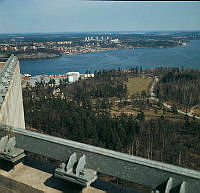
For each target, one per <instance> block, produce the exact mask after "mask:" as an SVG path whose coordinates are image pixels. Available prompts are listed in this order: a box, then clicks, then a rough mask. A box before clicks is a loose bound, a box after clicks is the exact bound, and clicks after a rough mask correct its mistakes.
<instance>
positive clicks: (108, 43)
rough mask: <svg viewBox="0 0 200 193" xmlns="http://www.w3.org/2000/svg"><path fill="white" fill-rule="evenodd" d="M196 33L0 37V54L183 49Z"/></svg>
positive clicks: (31, 55) (28, 55)
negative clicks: (178, 47)
mask: <svg viewBox="0 0 200 193" xmlns="http://www.w3.org/2000/svg"><path fill="white" fill-rule="evenodd" d="M199 37H200V34H199V32H193V33H186V34H184V33H183V34H181V33H177V34H170V35H169V34H166V35H163V34H156V35H155V34H146V35H143V34H112V33H105V34H101V35H99V34H95V33H93V34H76V35H75V36H74V35H73V34H72V35H68V34H64V35H63V34H58V35H57V36H56V38H55V35H54V36H53V35H51V34H42V35H24V36H23V35H16V36H14V35H13V36H9V35H7V36H3V37H0V52H1V53H5V54H10V53H14V54H15V55H17V56H18V58H20V59H30V58H52V57H58V56H63V55H74V54H79V53H89V52H98V51H103V50H110V49H130V48H132V49H134V48H167V47H176V46H184V45H186V44H187V43H189V41H190V40H193V39H199Z"/></svg>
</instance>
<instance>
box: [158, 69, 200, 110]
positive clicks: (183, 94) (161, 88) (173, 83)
mask: <svg viewBox="0 0 200 193" xmlns="http://www.w3.org/2000/svg"><path fill="white" fill-rule="evenodd" d="M156 95H157V97H158V98H160V99H163V100H165V101H166V100H173V101H175V102H176V103H179V104H183V105H187V106H189V107H191V106H194V105H197V104H199V103H200V71H198V70H192V69H186V70H184V69H182V70H179V69H177V70H176V71H170V72H166V73H164V74H163V75H161V78H160V81H159V83H158V85H157V89H156Z"/></svg>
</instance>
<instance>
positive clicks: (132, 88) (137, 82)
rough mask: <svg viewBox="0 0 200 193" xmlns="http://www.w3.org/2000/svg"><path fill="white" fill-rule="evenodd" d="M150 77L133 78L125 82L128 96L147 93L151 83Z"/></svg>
mask: <svg viewBox="0 0 200 193" xmlns="http://www.w3.org/2000/svg"><path fill="white" fill-rule="evenodd" d="M152 80H153V79H152V78H150V77H133V78H129V79H128V82H127V88H128V93H129V95H130V96H131V95H133V94H136V93H138V92H141V91H146V92H148V86H149V84H150V83H151V82H152Z"/></svg>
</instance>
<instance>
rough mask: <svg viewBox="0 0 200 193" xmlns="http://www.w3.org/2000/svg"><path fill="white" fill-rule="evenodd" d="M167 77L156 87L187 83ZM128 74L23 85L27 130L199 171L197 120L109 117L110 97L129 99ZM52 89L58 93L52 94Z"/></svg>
mask: <svg viewBox="0 0 200 193" xmlns="http://www.w3.org/2000/svg"><path fill="white" fill-rule="evenodd" d="M136 72H137V73H136ZM156 72H157V71H156ZM156 72H155V73H156ZM168 73H169V72H163V77H162V79H161V81H160V83H159V85H158V88H157V89H159V88H160V85H161V84H164V83H165V82H166V81H172V82H173V81H176V80H179V81H180V80H181V81H185V79H187V78H188V77H189V76H188V77H187V75H184V74H185V72H184V73H183V72H175V74H174V75H173V76H174V77H176V78H171V75H168ZM173 73H174V72H173ZM178 73H180V74H181V73H182V76H178ZM137 74H138V70H135V69H133V71H132V72H131V76H136V75H137ZM189 74H190V73H189ZM128 76H130V74H128V75H127V73H124V72H123V71H121V70H109V71H105V70H103V71H98V72H95V77H94V78H90V79H85V80H79V81H78V82H75V83H72V84H68V83H67V81H61V84H60V85H59V86H55V85H54V82H53V81H51V82H49V83H48V84H45V83H43V82H42V83H37V85H36V86H35V87H30V86H27V87H26V88H25V89H24V90H23V100H24V109H25V122H26V128H27V129H34V130H35V129H36V130H37V131H39V132H42V133H46V134H49V135H54V136H58V137H62V138H66V139H72V140H75V141H79V142H83V143H88V144H92V145H95V146H100V147H104V148H108V149H112V150H116V151H120V152H125V153H129V154H132V155H137V156H141V157H145V158H149V159H154V160H158V161H162V162H166V163H170V164H175V165H180V166H183V167H188V168H192V169H197V170H200V162H199V158H200V144H199V141H200V122H199V121H198V120H196V119H193V118H189V117H188V116H185V117H184V119H182V120H181V119H180V120H168V119H166V118H165V116H160V117H158V118H154V119H148V120H146V119H145V114H144V112H143V111H142V110H140V111H139V112H138V114H137V115H128V114H126V113H123V112H122V113H120V114H119V115H113V114H111V112H110V108H111V106H112V105H113V104H112V102H111V100H110V99H111V98H113V97H115V98H118V99H119V100H122V99H124V98H126V97H127V96H128V93H127V87H126V84H125V83H126V81H127V80H128ZM179 77H182V78H179ZM192 77H193V75H192ZM192 81H193V78H192ZM187 82H189V81H187ZM177 85H178V84H177ZM55 90H57V92H58V93H59V94H56V95H55ZM184 91H185V90H184V89H183V91H182V92H184ZM194 92H195V91H194ZM160 93H162V92H161V91H160ZM170 93H171V91H170ZM160 96H162V95H161V94H160ZM160 96H159V97H160ZM163 96H164V95H163ZM169 96H170V94H169ZM187 96H188V95H186V96H185V97H187ZM166 97H168V95H166ZM193 100H194V99H193ZM195 100H196V99H195ZM195 100H194V101H195Z"/></svg>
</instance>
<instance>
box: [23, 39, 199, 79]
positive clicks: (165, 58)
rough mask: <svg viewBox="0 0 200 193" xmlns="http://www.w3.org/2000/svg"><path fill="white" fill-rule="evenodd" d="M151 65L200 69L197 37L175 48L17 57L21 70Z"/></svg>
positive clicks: (57, 71) (53, 71)
mask: <svg viewBox="0 0 200 193" xmlns="http://www.w3.org/2000/svg"><path fill="white" fill-rule="evenodd" d="M135 66H142V67H143V68H152V67H159V66H163V67H182V66H184V67H192V68H195V69H200V40H193V41H191V43H190V44H188V45H186V46H182V47H176V48H137V49H135V50H134V51H133V50H132V49H120V50H110V51H102V52H93V53H87V54H77V55H74V56H62V57H57V58H51V59H28V60H20V68H21V73H22V74H25V73H29V74H31V75H32V76H34V75H39V74H62V73H66V72H70V71H78V72H80V73H85V72H86V71H87V70H88V71H90V72H94V71H95V70H100V69H112V68H119V67H120V68H122V69H124V68H130V67H135Z"/></svg>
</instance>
